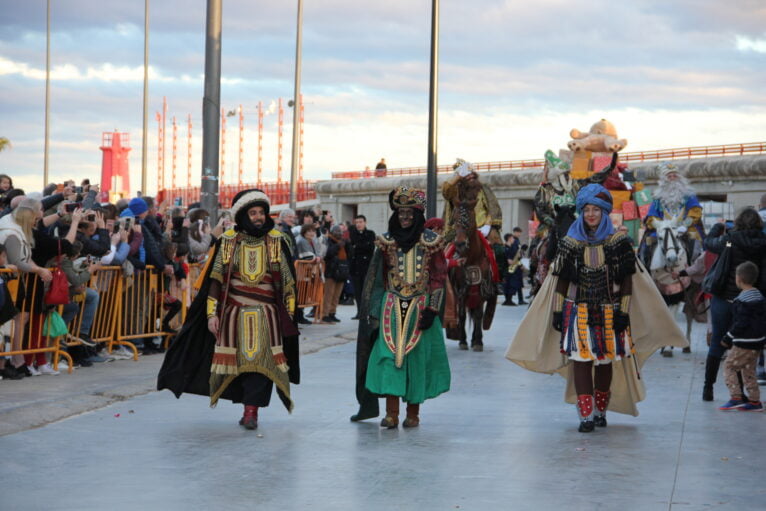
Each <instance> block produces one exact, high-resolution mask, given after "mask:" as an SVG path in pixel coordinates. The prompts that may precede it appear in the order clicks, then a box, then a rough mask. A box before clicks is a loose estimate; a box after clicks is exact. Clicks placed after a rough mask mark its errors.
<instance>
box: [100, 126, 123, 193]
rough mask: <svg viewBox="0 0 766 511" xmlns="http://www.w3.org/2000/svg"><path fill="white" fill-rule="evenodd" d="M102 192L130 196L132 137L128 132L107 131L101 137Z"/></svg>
mask: <svg viewBox="0 0 766 511" xmlns="http://www.w3.org/2000/svg"><path fill="white" fill-rule="evenodd" d="M99 149H101V151H102V159H101V193H102V194H103V195H102V196H103V197H108V198H109V199H110V200H111V199H112V198H113V197H120V198H122V197H130V171H129V169H128V153H129V152H130V138H129V137H128V134H127V133H118V132H116V131H115V132H107V133H104V134H103V135H102V137H101V147H100V148H99Z"/></svg>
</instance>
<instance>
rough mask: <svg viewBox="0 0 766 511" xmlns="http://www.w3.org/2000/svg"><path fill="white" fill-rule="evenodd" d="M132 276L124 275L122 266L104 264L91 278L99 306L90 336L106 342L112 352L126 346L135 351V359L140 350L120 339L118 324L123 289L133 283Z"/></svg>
mask: <svg viewBox="0 0 766 511" xmlns="http://www.w3.org/2000/svg"><path fill="white" fill-rule="evenodd" d="M132 279H133V277H132V276H124V275H123V272H122V267H121V266H104V267H102V268H101V269H100V270H98V271H97V272H96V273H95V275H93V276H92V277H91V279H90V287H91V288H93V289H95V290H96V292H97V293H98V296H99V301H98V308H97V309H96V314H95V317H94V318H93V326H91V329H90V337H91V339H92V340H93V341H95V342H104V343H106V350H107V352H108V353H111V352H112V350H113V349H114V347H115V346H126V347H127V348H128V349H129V350H131V351H132V352H133V360H138V350H137V349H136V347H135V346H134V345H133V343H131V342H127V341H125V340H122V339H119V338H118V336H117V330H118V324H119V322H120V318H121V317H122V316H121V314H120V311H121V310H122V298H123V289H125V287H126V286H128V287H129V286H130V285H132Z"/></svg>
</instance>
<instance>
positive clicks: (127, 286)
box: [115, 266, 167, 360]
mask: <svg viewBox="0 0 766 511" xmlns="http://www.w3.org/2000/svg"><path fill="white" fill-rule="evenodd" d="M162 280H163V279H162V278H161V276H160V275H158V274H157V273H156V272H154V267H153V266H147V267H146V269H145V270H136V271H135V272H134V273H133V275H132V276H131V277H128V278H125V279H124V280H123V286H122V289H121V292H120V298H121V300H120V301H119V303H120V306H119V310H118V313H117V318H119V321H118V324H117V331H116V335H115V342H116V343H117V344H130V346H133V345H132V343H129V342H128V343H126V342H125V341H131V340H135V339H144V338H149V337H164V336H166V335H167V334H166V333H164V332H163V331H162V315H161V313H162V310H163V308H162V300H163V295H164V286H163V282H162ZM133 350H134V353H135V355H134V360H137V359H138V353H137V352H136V351H135V347H133Z"/></svg>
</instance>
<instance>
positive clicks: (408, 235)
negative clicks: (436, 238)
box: [388, 208, 426, 254]
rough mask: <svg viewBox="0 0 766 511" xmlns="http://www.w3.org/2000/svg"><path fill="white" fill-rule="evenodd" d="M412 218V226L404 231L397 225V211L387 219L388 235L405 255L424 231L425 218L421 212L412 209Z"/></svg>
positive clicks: (417, 209)
mask: <svg viewBox="0 0 766 511" xmlns="http://www.w3.org/2000/svg"><path fill="white" fill-rule="evenodd" d="M412 211H413V213H414V215H415V216H414V218H413V222H412V225H411V226H410V227H409V228H407V229H404V228H403V227H402V226H401V224H399V216H398V213H397V210H394V213H393V214H392V215H391V217H390V218H389V219H388V233H389V234H390V235H391V236H393V238H394V240H395V241H396V244H397V245H399V248H401V249H402V252H404V253H405V254H406V253H407V252H409V251H410V249H411V248H412V247H414V246H415V244H416V243H417V242H418V240H420V235H421V234H423V229H425V223H426V217H425V215H424V214H423V211H422V210H420V209H419V208H412Z"/></svg>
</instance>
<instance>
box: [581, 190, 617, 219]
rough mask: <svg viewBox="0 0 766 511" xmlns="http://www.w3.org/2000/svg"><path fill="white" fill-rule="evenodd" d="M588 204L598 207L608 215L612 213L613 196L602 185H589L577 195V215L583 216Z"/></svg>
mask: <svg viewBox="0 0 766 511" xmlns="http://www.w3.org/2000/svg"><path fill="white" fill-rule="evenodd" d="M586 204H593V205H594V206H598V207H599V208H601V211H603V212H605V213H606V214H607V215H608V214H609V213H611V212H612V194H611V193H609V190H607V189H606V188H604V187H603V186H601V185H597V184H589V185H587V186H584V187H582V188H581V189H580V191H579V192H578V193H577V213H579V214H582V210H583V209H585V205H586Z"/></svg>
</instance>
